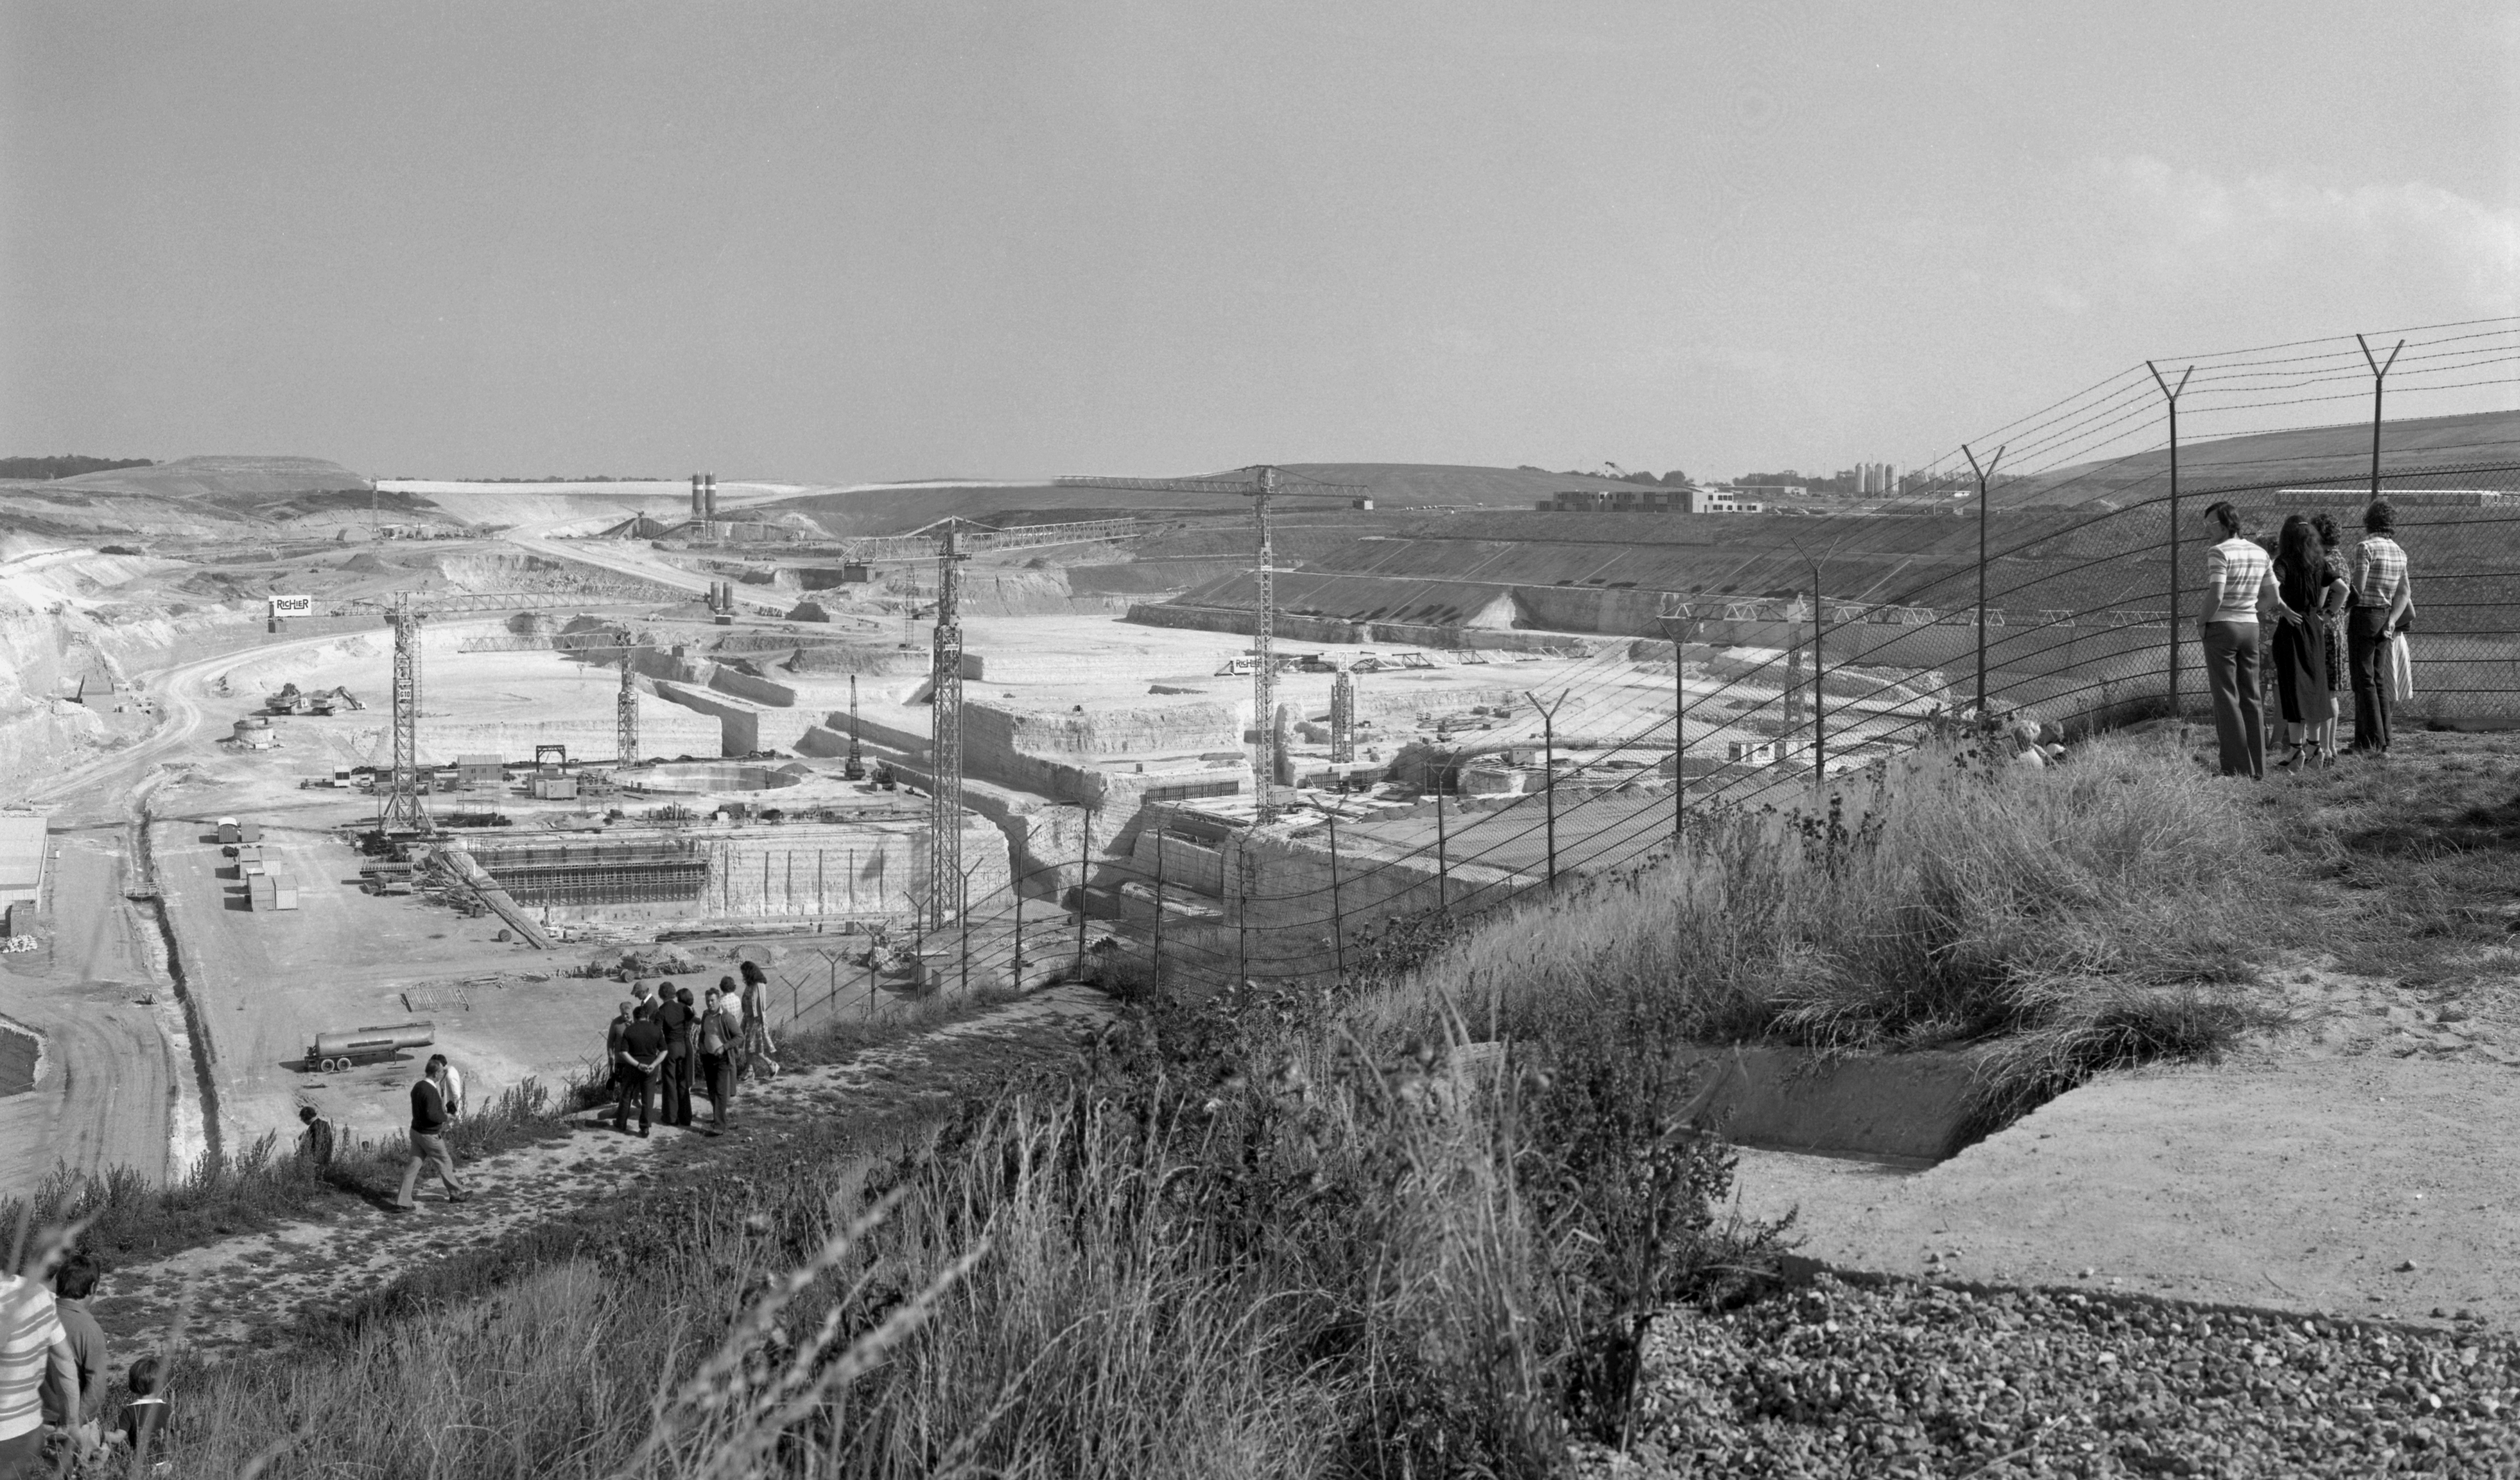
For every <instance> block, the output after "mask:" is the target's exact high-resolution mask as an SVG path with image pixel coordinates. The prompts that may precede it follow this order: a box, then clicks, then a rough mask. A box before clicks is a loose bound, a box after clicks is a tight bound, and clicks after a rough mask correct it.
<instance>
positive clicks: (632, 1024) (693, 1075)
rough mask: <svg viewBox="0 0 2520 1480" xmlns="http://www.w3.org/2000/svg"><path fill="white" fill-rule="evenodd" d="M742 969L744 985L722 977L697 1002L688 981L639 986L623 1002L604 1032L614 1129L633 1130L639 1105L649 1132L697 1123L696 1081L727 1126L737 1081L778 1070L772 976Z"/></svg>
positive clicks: (718, 1125) (721, 1126)
mask: <svg viewBox="0 0 2520 1480" xmlns="http://www.w3.org/2000/svg"><path fill="white" fill-rule="evenodd" d="M742 977H743V981H742V985H741V986H739V985H737V983H736V979H735V978H734V977H732V976H722V977H719V978H718V984H717V985H716V986H714V987H710V988H709V989H707V991H706V992H705V993H704V994H702V995H701V996H700V997H699V998H698V999H697V1001H696V1000H695V999H694V995H693V992H692V989H691V988H689V987H675V986H673V985H672V984H671V983H667V982H658V983H657V984H656V985H655V986H654V987H653V988H651V987H650V986H649V984H648V983H646V982H636V983H633V984H632V986H631V989H630V996H631V1000H630V1001H628V1002H625V1003H623V1004H622V1005H621V1010H620V1012H619V1013H618V1014H617V1015H616V1016H614V1018H613V1019H612V1023H611V1025H610V1027H609V1029H608V1030H607V1033H606V1036H605V1056H606V1057H607V1059H608V1060H609V1061H610V1062H611V1065H612V1086H613V1108H612V1128H613V1129H614V1130H615V1131H620V1132H624V1133H626V1132H628V1131H629V1129H630V1109H631V1106H632V1105H634V1104H635V1105H636V1106H638V1110H639V1134H640V1135H642V1136H645V1135H647V1134H648V1132H649V1127H650V1126H651V1124H652V1123H653V1122H654V1121H657V1120H661V1121H662V1122H663V1123H664V1124H666V1125H669V1126H689V1125H691V1124H692V1120H693V1115H692V1092H693V1090H694V1088H695V1087H696V1086H697V1089H698V1090H699V1092H700V1093H701V1094H703V1095H706V1096H707V1097H708V1099H709V1110H710V1115H709V1122H710V1125H711V1127H712V1129H714V1130H719V1131H723V1130H725V1129H727V1128H728V1126H729V1125H730V1124H731V1122H730V1121H729V1120H728V1119H727V1107H728V1105H729V1104H730V1103H732V1102H733V1100H734V1099H735V1085H736V1081H737V1080H738V1079H739V1078H741V1077H742V1076H743V1075H745V1074H753V1075H757V1076H761V1077H768V1076H769V1075H773V1074H776V1073H778V1072H779V1061H778V1060H777V1059H776V1058H774V1057H772V1056H771V1055H772V1054H774V1053H775V1052H776V1051H777V1045H776V1044H774V1043H773V1042H772V1041H771V1038H770V1020H769V1015H768V1014H769V1008H770V1003H769V995H768V994H769V978H768V976H767V975H766V974H764V972H763V971H762V969H761V967H760V966H759V965H758V964H754V963H752V962H748V961H747V962H744V963H743V964H742ZM659 1101H661V1104H660V1103H659Z"/></svg>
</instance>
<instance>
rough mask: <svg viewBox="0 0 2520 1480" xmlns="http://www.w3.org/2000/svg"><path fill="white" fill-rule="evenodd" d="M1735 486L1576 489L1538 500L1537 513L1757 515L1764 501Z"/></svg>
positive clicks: (1762, 509)
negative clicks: (1752, 499)
mask: <svg viewBox="0 0 2520 1480" xmlns="http://www.w3.org/2000/svg"><path fill="white" fill-rule="evenodd" d="M1740 494H1741V490H1739V489H1734V488H1720V487H1719V488H1696V487H1691V488H1652V487H1647V486H1645V485H1643V484H1639V485H1638V486H1636V487H1634V488H1577V489H1570V490H1568V491H1566V492H1564V493H1557V494H1552V495H1551V496H1549V497H1548V498H1545V499H1537V500H1534V501H1533V503H1532V506H1531V507H1532V509H1533V511H1534V512H1536V513H1540V514H1759V513H1761V512H1763V511H1764V510H1765V509H1766V507H1767V506H1766V505H1764V504H1752V503H1746V502H1744V501H1743V500H1742V499H1741V497H1740Z"/></svg>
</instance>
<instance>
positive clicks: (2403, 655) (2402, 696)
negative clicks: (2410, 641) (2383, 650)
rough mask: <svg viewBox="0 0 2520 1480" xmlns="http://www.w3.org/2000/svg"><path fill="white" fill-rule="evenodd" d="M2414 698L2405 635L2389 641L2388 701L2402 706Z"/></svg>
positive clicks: (2413, 681)
mask: <svg viewBox="0 0 2520 1480" xmlns="http://www.w3.org/2000/svg"><path fill="white" fill-rule="evenodd" d="M2414 696H2415V671H2414V662H2413V660H2412V659H2410V658H2409V657H2408V655H2407V635H2406V634H2405V633H2403V632H2401V633H2399V634H2398V635H2397V636H2396V637H2393V638H2391V639H2389V700H2390V702H2391V703H2399V704H2403V703H2405V702H2406V701H2408V699H2411V698H2413V697H2414Z"/></svg>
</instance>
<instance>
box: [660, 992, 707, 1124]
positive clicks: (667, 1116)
mask: <svg viewBox="0 0 2520 1480" xmlns="http://www.w3.org/2000/svg"><path fill="white" fill-rule="evenodd" d="M689 990H690V989H689V988H685V989H684V991H686V992H687V991H689ZM657 996H658V1003H657V1007H656V1026H658V1027H660V1028H662V1029H664V1030H665V1072H664V1078H663V1080H662V1082H661V1083H660V1085H659V1086H658V1088H659V1089H660V1091H661V1092H662V1099H663V1104H662V1106H661V1107H660V1108H659V1109H658V1110H657V1112H656V1118H657V1119H658V1120H661V1121H663V1122H664V1123H665V1124H667V1125H669V1126H687V1125H690V1124H691V1123H692V1024H693V1021H694V1020H695V1019H696V1018H697V1017H698V1016H699V1014H698V1013H697V1012H695V1011H693V1010H692V1007H691V1004H689V1003H687V1002H685V1001H683V999H682V995H681V994H680V993H678V992H676V991H675V989H673V988H672V987H667V988H666V989H665V990H664V991H663V992H661V993H659V994H657Z"/></svg>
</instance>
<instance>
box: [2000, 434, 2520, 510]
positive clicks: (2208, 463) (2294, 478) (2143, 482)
mask: <svg viewBox="0 0 2520 1480" xmlns="http://www.w3.org/2000/svg"><path fill="white" fill-rule="evenodd" d="M2514 464H2520V411H2481V412H2474V413H2470V414H2468V415H2465V416H2454V417H2422V418H2416V419H2413V420H2410V421H2404V422H2400V421H2390V422H2387V423H2385V424H2384V425H2383V426H2382V427H2381V431H2380V468H2381V471H2382V473H2383V475H2384V476H2385V477H2386V478H2387V479H2388V480H2390V481H2394V482H2399V483H2402V484H2403V483H2405V482H2406V481H2407V480H2408V478H2414V479H2422V478H2424V477H2426V476H2428V475H2430V474H2433V473H2435V472H2437V471H2448V470H2453V469H2459V468H2472V467H2479V466H2485V467H2493V466H2508V465H2514ZM2370 467H2371V424H2370V423H2368V422H2362V423H2350V424H2346V425H2343V426H2310V427H2299V428H2295V429H2292V430H2288V431H2265V432H2255V433H2250V434H2247V435H2242V436H2234V437H2219V438H2215V439H2213V440H2210V441H2206V440H2194V439H2192V433H2191V439H2190V440H2188V441H2186V442H2184V443H2183V445H2182V446H2181V447H2180V449H2179V486H2180V491H2181V493H2182V494H2183V495H2184V494H2188V493H2208V492H2212V491H2214V490H2216V489H2229V488H2252V489H2254V488H2277V487H2286V486H2292V485H2296V484H2316V483H2319V482H2350V481H2351V480H2353V479H2355V478H2359V477H2363V476H2367V475H2368V473H2369V471H2370ZM2505 481H2507V480H2505ZM2486 486H2489V487H2500V486H2503V483H2502V482H2490V483H2488V484H2487V485H2486ZM2169 487H2170V450H2169V449H2168V448H2167V447H2161V448H2155V449H2153V450H2151V451H2148V452H2139V453H2136V454H2134V455H2132V456H2129V457H2124V458H2117V459H2112V460H2106V461H2101V462H2093V463H2077V464H2074V465H2072V466H2071V467H2066V468H2059V469H2056V470H2054V471H2049V472H2043V473H2038V474H2035V475H2033V476H2030V477H2025V478H2021V479H2018V480H2013V481H2008V482H2007V483H2006V484H2005V485H2004V487H2003V492H2002V494H2001V495H2000V496H1999V497H1998V499H1997V500H1996V502H1997V503H1998V505H2015V506H2019V505H2040V504H2046V505H2072V504H2092V503H2104V504H2113V505H2117V504H2127V503H2133V502H2136V501H2138V500H2142V499H2148V498H2156V497H2159V496H2160V495H2162V494H2163V493H2165V492H2167V491H2168V490H2169Z"/></svg>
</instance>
